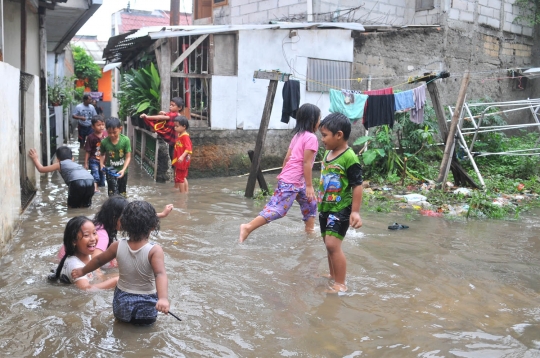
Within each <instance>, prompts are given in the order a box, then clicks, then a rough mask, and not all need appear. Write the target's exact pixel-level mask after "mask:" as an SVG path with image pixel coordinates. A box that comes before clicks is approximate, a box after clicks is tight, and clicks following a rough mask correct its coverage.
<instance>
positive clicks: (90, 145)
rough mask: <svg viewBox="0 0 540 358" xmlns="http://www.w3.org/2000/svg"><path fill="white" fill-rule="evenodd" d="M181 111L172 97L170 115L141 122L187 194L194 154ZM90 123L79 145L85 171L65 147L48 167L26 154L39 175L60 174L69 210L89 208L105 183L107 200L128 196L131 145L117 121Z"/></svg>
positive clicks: (97, 117) (97, 118)
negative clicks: (158, 139) (163, 148)
mask: <svg viewBox="0 0 540 358" xmlns="http://www.w3.org/2000/svg"><path fill="white" fill-rule="evenodd" d="M183 108H184V100H183V99H182V98H180V97H175V98H173V99H172V100H171V103H170V107H169V109H170V112H168V113H165V112H159V115H156V116H148V115H146V114H142V115H141V118H143V119H144V120H145V121H146V122H147V123H149V125H151V127H152V128H153V129H154V130H155V132H157V133H159V134H160V135H161V136H162V137H163V138H164V139H165V140H166V141H167V143H168V144H169V153H170V157H171V164H172V166H173V167H174V168H175V178H174V183H175V188H177V189H179V190H180V192H182V193H187V192H188V190H189V188H188V181H187V175H188V169H189V165H190V163H191V154H192V153H193V152H192V144H191V139H190V137H189V134H188V133H187V129H188V128H189V121H188V119H187V118H186V117H184V116H181V115H179V112H181V111H182V110H183ZM91 123H92V124H91V128H92V130H91V132H89V133H87V134H86V135H85V136H84V142H83V143H81V148H84V150H85V156H84V167H83V166H81V165H80V164H77V163H75V162H74V161H73V154H72V151H71V149H70V148H69V147H66V146H62V147H59V148H58V149H57V150H56V162H55V163H53V164H52V165H48V166H43V165H41V163H40V161H39V158H38V153H37V151H36V150H35V149H30V151H29V152H28V155H29V157H30V158H31V159H32V161H33V162H34V164H35V166H36V168H37V170H38V171H39V172H40V173H49V172H53V171H58V172H60V174H61V176H62V178H63V179H64V182H65V183H66V184H67V186H68V188H69V191H68V207H70V208H81V207H82V208H84V207H89V206H90V205H92V197H93V196H94V193H97V192H99V187H104V186H105V181H107V188H108V194H109V196H112V195H118V194H120V195H123V196H127V180H128V168H129V163H130V162H131V141H130V140H129V137H127V136H126V135H124V134H122V123H121V122H120V120H119V119H118V118H115V117H110V118H108V119H107V120H105V118H104V117H103V116H102V115H95V116H94V117H93V118H92V120H91ZM79 139H80V136H79ZM88 170H90V173H89V172H88Z"/></svg>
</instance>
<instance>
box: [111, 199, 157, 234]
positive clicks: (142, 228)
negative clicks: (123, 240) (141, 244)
mask: <svg viewBox="0 0 540 358" xmlns="http://www.w3.org/2000/svg"><path fill="white" fill-rule="evenodd" d="M120 223H121V224H122V231H123V232H124V233H126V234H127V235H128V236H129V239H130V240H132V241H141V240H144V239H146V238H148V237H149V236H150V233H151V232H152V231H156V232H157V231H158V230H159V218H158V217H157V214H156V210H155V209H154V207H153V206H152V205H151V204H150V203H148V202H146V201H140V200H136V201H132V202H131V203H129V204H128V205H127V206H126V207H125V209H124V211H123V212H122V216H121V217H120Z"/></svg>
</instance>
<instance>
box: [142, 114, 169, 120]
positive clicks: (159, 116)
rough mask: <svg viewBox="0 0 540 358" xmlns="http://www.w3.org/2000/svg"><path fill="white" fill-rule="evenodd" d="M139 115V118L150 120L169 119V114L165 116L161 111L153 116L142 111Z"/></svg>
mask: <svg viewBox="0 0 540 358" xmlns="http://www.w3.org/2000/svg"><path fill="white" fill-rule="evenodd" d="M139 117H141V118H146V119H149V120H151V121H162V120H167V119H169V116H166V115H164V114H161V112H160V114H158V115H155V116H149V115H147V114H146V113H143V114H141V115H140V116H139Z"/></svg>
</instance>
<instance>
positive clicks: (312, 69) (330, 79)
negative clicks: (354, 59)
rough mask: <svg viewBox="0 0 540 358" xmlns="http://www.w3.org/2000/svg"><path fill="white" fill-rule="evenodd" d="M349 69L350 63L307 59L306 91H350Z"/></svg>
mask: <svg viewBox="0 0 540 358" xmlns="http://www.w3.org/2000/svg"><path fill="white" fill-rule="evenodd" d="M351 67H352V63H351V62H345V61H332V60H321V59H318V58H308V65H307V77H308V79H307V81H306V82H307V85H306V89H307V90H308V91H311V92H328V90H329V88H339V89H350V86H351V81H349V79H350V78H351Z"/></svg>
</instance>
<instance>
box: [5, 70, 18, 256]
mask: <svg viewBox="0 0 540 358" xmlns="http://www.w3.org/2000/svg"><path fill="white" fill-rule="evenodd" d="M0 78H1V79H2V90H1V91H0V113H2V120H1V121H0V143H2V148H3V149H4V150H3V153H2V155H1V156H0V168H2V175H0V188H2V193H3V194H2V195H0V235H2V236H1V237H0V246H2V245H4V244H5V243H6V242H7V241H8V240H9V239H10V238H11V233H12V232H13V228H14V223H15V221H16V219H17V218H18V215H19V211H20V210H21V190H20V183H19V150H18V148H19V135H18V133H19V106H18V105H17V104H18V103H19V69H18V68H16V67H13V66H11V65H9V64H7V63H5V62H0Z"/></svg>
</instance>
